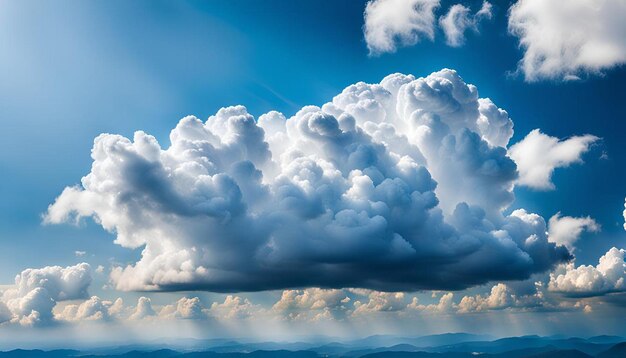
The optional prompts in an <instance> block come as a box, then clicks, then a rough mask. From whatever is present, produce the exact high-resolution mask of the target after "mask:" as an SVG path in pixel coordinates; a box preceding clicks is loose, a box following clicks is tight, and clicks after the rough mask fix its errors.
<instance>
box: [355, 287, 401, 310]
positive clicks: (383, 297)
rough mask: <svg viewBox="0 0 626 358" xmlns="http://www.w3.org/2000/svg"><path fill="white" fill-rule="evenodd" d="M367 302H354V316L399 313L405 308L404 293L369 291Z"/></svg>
mask: <svg viewBox="0 0 626 358" xmlns="http://www.w3.org/2000/svg"><path fill="white" fill-rule="evenodd" d="M367 298H368V301H367V302H361V301H355V302H354V314H355V315H359V314H367V313H372V312H392V311H400V310H402V309H404V308H405V307H406V302H405V294H404V292H380V291H370V292H369V293H368V295H367Z"/></svg>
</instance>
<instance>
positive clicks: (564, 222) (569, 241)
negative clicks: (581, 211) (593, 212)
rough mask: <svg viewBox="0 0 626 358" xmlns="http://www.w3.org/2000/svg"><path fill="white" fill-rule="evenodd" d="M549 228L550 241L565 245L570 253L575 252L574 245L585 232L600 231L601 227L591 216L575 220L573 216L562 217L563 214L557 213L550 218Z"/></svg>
mask: <svg viewBox="0 0 626 358" xmlns="http://www.w3.org/2000/svg"><path fill="white" fill-rule="evenodd" d="M548 227H549V230H548V239H549V241H550V242H554V243H556V244H558V245H563V246H565V247H567V248H568V249H569V250H570V251H573V250H574V244H575V243H576V241H578V239H580V235H581V234H582V233H583V231H588V232H598V231H600V225H599V224H598V223H597V222H596V221H595V220H594V219H592V218H591V217H589V216H587V217H580V218H574V217H571V216H561V213H556V214H555V215H554V216H552V217H551V218H550V221H549V223H548Z"/></svg>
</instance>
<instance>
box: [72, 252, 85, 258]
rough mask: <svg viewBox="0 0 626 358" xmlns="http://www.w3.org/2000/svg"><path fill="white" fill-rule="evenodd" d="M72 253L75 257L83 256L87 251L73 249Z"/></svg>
mask: <svg viewBox="0 0 626 358" xmlns="http://www.w3.org/2000/svg"><path fill="white" fill-rule="evenodd" d="M74 255H76V257H83V256H85V255H87V252H86V251H74Z"/></svg>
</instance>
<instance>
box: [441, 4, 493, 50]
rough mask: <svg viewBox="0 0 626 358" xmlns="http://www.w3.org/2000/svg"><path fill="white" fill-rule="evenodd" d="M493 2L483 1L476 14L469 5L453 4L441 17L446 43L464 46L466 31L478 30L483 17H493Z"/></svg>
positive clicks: (453, 45)
mask: <svg viewBox="0 0 626 358" xmlns="http://www.w3.org/2000/svg"><path fill="white" fill-rule="evenodd" d="M491 16H492V14H491V3H489V2H487V1H483V5H482V7H481V8H480V10H478V11H477V12H476V13H475V14H473V15H472V14H471V11H470V9H469V8H468V7H466V6H464V5H461V4H456V5H452V6H451V7H450V9H449V10H448V13H447V14H446V15H444V16H441V17H440V18H439V26H441V29H442V30H443V33H444V34H445V36H446V43H447V44H448V45H449V46H452V47H459V46H462V45H463V43H464V42H465V31H466V30H468V29H470V30H473V31H475V32H478V25H479V23H480V21H482V20H483V19H491Z"/></svg>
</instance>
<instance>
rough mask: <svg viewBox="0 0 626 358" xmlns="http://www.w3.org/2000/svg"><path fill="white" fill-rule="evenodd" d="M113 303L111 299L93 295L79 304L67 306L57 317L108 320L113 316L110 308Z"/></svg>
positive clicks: (67, 319)
mask: <svg viewBox="0 0 626 358" xmlns="http://www.w3.org/2000/svg"><path fill="white" fill-rule="evenodd" d="M113 305H114V303H113V302H111V301H105V300H102V299H101V298H100V297H98V296H92V297H91V298H89V299H88V300H86V301H84V302H82V303H80V304H78V305H67V306H65V308H64V309H63V312H62V313H61V314H60V315H59V316H58V317H57V319H61V320H66V321H106V320H109V319H110V318H111V314H110V313H109V310H110V308H111V307H112V306H113Z"/></svg>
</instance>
